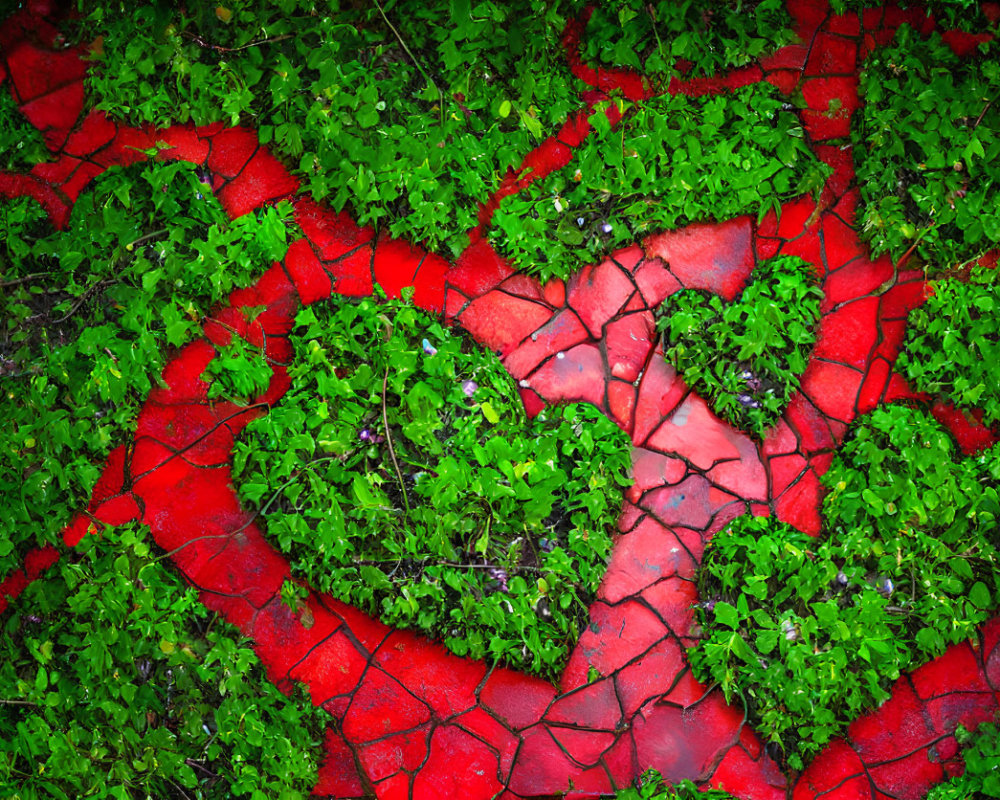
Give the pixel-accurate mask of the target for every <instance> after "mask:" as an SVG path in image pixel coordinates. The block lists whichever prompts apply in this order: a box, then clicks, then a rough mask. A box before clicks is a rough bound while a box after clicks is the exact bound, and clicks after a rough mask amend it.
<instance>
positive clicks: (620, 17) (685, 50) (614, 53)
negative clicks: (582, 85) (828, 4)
mask: <svg viewBox="0 0 1000 800" xmlns="http://www.w3.org/2000/svg"><path fill="white" fill-rule="evenodd" d="M747 6H750V7H749V8H748V7H747ZM788 21H789V20H788V12H787V10H786V8H785V4H784V2H783V1H782V0H759V2H751V3H746V2H743V0H727V2H721V3H720V2H711V3H705V2H700V3H699V2H690V1H689V2H682V3H678V2H676V0H658V2H656V3H649V2H643V0H623V1H622V2H617V3H607V4H598V5H597V7H596V8H595V9H594V13H593V14H592V15H591V17H590V20H589V21H588V23H587V28H586V32H585V33H584V35H583V54H582V55H583V60H584V61H585V62H591V63H592V62H599V63H603V64H607V65H610V66H615V67H630V68H632V69H635V70H641V71H642V72H644V73H645V74H647V75H648V76H649V77H650V79H651V80H652V81H653V82H654V83H655V84H662V83H663V81H665V80H667V79H669V77H670V76H671V74H675V66H678V65H677V61H678V60H682V62H687V64H689V65H690V66H689V67H687V69H686V70H681V71H682V72H684V74H686V75H713V74H715V72H717V71H718V70H722V69H726V68H727V67H739V66H743V65H745V64H747V63H749V62H750V61H752V60H753V59H756V58H759V57H761V56H763V55H765V54H766V53H768V52H771V51H773V50H775V49H777V48H778V47H780V46H781V45H783V44H786V43H787V42H788V41H789V40H790V39H791V36H792V34H791V31H790V30H789V29H788ZM687 64H682V65H680V66H687ZM594 66H597V64H594Z"/></svg>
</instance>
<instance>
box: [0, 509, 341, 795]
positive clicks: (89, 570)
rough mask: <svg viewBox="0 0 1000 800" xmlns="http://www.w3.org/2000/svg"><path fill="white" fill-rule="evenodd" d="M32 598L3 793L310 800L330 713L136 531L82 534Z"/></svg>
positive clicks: (13, 634)
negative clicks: (263, 659) (281, 682)
mask: <svg viewBox="0 0 1000 800" xmlns="http://www.w3.org/2000/svg"><path fill="white" fill-rule="evenodd" d="M26 601H27V603H26V605H25V607H24V609H25V610H23V611H15V612H14V613H11V614H9V615H6V616H5V618H4V620H3V636H0V685H2V686H3V687H4V695H5V697H4V700H3V704H2V707H0V789H3V790H4V791H5V792H6V791H13V792H14V794H13V795H8V796H14V797H23V798H25V800H28V799H33V798H59V799H60V800H62V799H63V798H75V797H107V798H121V799H122V800H125V799H127V798H140V797H177V798H183V797H185V796H196V797H199V798H206V799H207V798H219V800H222V799H223V798H229V797H249V798H264V797H275V798H282V799H283V800H296V799H297V798H305V797H308V796H309V793H310V790H311V789H312V787H313V786H314V785H315V782H316V772H317V768H318V759H317V752H318V750H317V748H318V745H319V743H320V742H321V740H322V734H323V729H324V726H325V723H326V720H325V717H326V715H325V714H324V713H323V712H322V711H320V710H319V709H316V708H314V707H313V706H312V705H311V704H310V703H309V702H308V701H307V700H306V699H305V698H304V697H303V696H302V695H303V693H302V692H301V690H299V691H297V692H296V693H295V694H294V695H293V696H292V697H286V696H284V695H283V694H282V693H281V692H280V691H279V690H278V688H277V687H276V686H275V685H274V684H273V683H271V682H270V681H268V680H267V678H266V676H265V675H264V671H263V668H262V667H261V665H260V661H259V660H258V658H257V656H256V655H255V654H254V652H253V650H252V649H251V648H250V643H249V642H248V641H247V640H246V639H244V638H243V637H242V636H240V634H239V632H238V631H236V629H235V628H233V627H232V626H231V625H229V624H228V623H226V622H225V621H222V620H220V619H219V618H218V616H217V615H215V614H212V613H210V612H209V611H208V610H207V609H206V608H205V607H204V606H203V605H202V604H201V603H200V602H199V601H198V597H197V594H196V592H194V590H192V589H190V588H188V587H185V586H184V585H183V583H182V581H181V578H180V577H179V576H178V575H177V574H176V573H175V572H174V571H172V570H170V569H168V568H167V566H166V565H165V564H164V562H163V560H162V556H156V555H154V554H153V553H152V552H151V549H150V546H149V542H148V540H147V537H146V535H145V533H144V532H143V531H141V530H139V529H137V528H134V527H124V528H120V529H108V530H107V531H106V532H105V534H104V535H103V536H102V537H100V538H97V537H88V539H87V540H86V542H85V544H84V545H83V547H82V548H81V550H80V551H79V552H78V554H77V557H76V558H75V559H74V560H72V561H67V562H64V563H63V564H62V566H61V567H60V569H59V570H58V571H57V574H56V575H55V576H53V577H52V578H50V579H49V580H46V581H44V583H39V584H35V585H34V586H33V587H32V588H31V589H29V594H28V596H27V597H26ZM28 609H30V610H28ZM10 695H15V696H16V698H17V699H16V700H15V699H11V697H10ZM188 793H190V794H188Z"/></svg>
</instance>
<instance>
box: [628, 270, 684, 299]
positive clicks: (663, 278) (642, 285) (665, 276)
mask: <svg viewBox="0 0 1000 800" xmlns="http://www.w3.org/2000/svg"><path fill="white" fill-rule="evenodd" d="M635 282H636V285H637V286H638V287H639V291H640V292H641V293H642V297H643V299H644V300H645V301H646V305H647V306H648V307H649V308H656V307H657V306H658V305H660V303H662V302H663V301H664V300H666V299H667V298H668V297H669V296H670V295H672V294H673V293H674V292H676V291H677V290H678V289H681V288H682V287H681V282H680V281H679V280H677V276H675V275H674V274H673V273H672V272H671V271H670V270H669V268H668V267H667V265H666V264H664V263H663V262H662V261H661V260H660V259H658V258H647V259H645V260H644V261H643V262H642V263H641V264H639V267H638V269H636V271H635Z"/></svg>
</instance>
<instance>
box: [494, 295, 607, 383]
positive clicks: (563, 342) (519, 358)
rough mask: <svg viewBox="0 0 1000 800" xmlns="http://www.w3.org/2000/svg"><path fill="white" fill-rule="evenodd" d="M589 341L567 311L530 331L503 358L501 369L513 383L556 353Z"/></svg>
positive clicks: (574, 317) (574, 315)
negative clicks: (526, 336) (504, 368)
mask: <svg viewBox="0 0 1000 800" xmlns="http://www.w3.org/2000/svg"><path fill="white" fill-rule="evenodd" d="M588 338H590V337H589V334H588V333H587V329H586V328H585V327H584V326H583V323H582V322H580V318H579V317H578V316H577V315H576V314H574V313H573V311H571V310H570V309H568V308H567V309H563V310H561V311H558V312H556V313H555V315H553V316H552V318H551V319H549V320H548V321H547V322H546V323H545V324H544V325H542V327H540V328H539V329H538V330H536V331H533V332H532V333H531V336H530V337H529V338H528V339H525V340H524V341H523V342H522V343H521V344H520V345H519V346H518V347H517V348H516V349H515V350H513V351H512V352H511V353H510V354H509V355H508V356H507V357H506V358H505V359H504V366H505V367H506V368H507V371H508V372H509V373H510V374H511V375H512V376H513V377H514V378H515V379H517V380H521V379H522V378H526V377H528V375H529V374H530V373H531V372H532V371H533V370H534V369H535V368H536V367H538V365H539V364H541V363H542V361H544V360H545V359H548V358H553V357H555V356H556V354H557V353H563V354H564V357H565V351H567V350H570V349H572V348H573V347H574V346H576V345H578V344H582V343H583V342H585V341H587V339H588Z"/></svg>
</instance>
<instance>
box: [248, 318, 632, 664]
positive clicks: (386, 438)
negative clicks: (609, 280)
mask: <svg viewBox="0 0 1000 800" xmlns="http://www.w3.org/2000/svg"><path fill="white" fill-rule="evenodd" d="M293 341H294V344H295V352H296V357H295V359H294V362H293V366H292V367H291V370H290V372H291V377H292V388H291V389H290V391H289V392H288V394H287V395H286V396H285V397H284V398H283V400H282V402H281V404H279V405H278V406H277V407H275V408H274V409H272V410H271V412H270V413H269V414H268V415H267V416H266V417H264V418H262V419H260V420H257V421H255V422H253V423H251V424H250V426H248V428H247V432H246V436H245V438H243V439H242V440H241V441H240V442H239V443H238V444H237V448H236V457H235V469H234V474H235V475H236V479H235V483H236V484H237V485H238V486H239V487H240V493H241V496H242V497H243V500H244V502H245V503H246V504H247V505H248V506H249V507H256V508H257V509H258V510H259V511H260V512H261V513H266V514H267V517H266V520H267V530H268V536H269V538H270V540H271V541H272V542H273V543H274V544H275V545H276V546H277V547H278V548H279V549H281V550H282V551H283V552H285V553H287V554H288V555H289V556H290V558H291V561H292V564H293V568H294V570H295V571H296V572H297V574H298V575H300V576H301V577H302V578H304V579H305V580H306V581H307V582H308V583H309V584H310V585H312V586H315V587H316V588H318V589H320V590H322V591H327V592H330V593H331V594H333V595H334V596H335V597H337V598H339V599H341V600H344V601H345V602H348V603H351V604H352V605H354V606H356V607H359V608H362V609H364V610H366V611H368V612H369V613H372V614H374V615H377V616H379V617H380V618H381V619H382V620H383V621H385V622H386V623H388V624H392V625H395V626H400V627H408V628H417V629H419V630H423V631H425V632H427V633H429V634H431V635H434V636H436V637H439V638H441V639H442V640H443V641H444V643H445V644H446V645H447V646H448V647H449V648H450V649H451V650H452V651H454V652H455V653H458V654H459V655H468V656H471V657H473V658H482V657H484V656H488V657H490V658H491V659H493V660H495V661H501V662H504V663H508V664H512V665H516V666H518V667H522V668H525V669H530V670H531V671H533V672H536V673H541V674H543V675H546V676H547V677H554V676H556V675H557V674H558V673H559V671H560V669H561V668H562V664H563V662H564V660H565V658H566V655H567V653H568V649H569V647H570V645H571V644H572V643H573V642H574V641H575V640H576V638H577V636H578V634H579V628H580V626H581V625H582V624H585V623H586V613H587V607H588V604H589V602H590V600H591V599H592V597H593V594H594V592H595V591H596V589H597V586H598V583H599V582H600V579H601V576H602V575H603V573H604V569H605V565H606V562H607V558H608V554H609V552H610V548H611V534H612V532H613V530H614V525H615V522H616V519H617V514H618V511H619V508H620V490H619V487H620V486H621V485H622V482H623V481H627V478H626V475H627V474H628V468H629V463H630V460H629V459H630V447H629V442H628V437H627V436H626V435H625V434H624V433H623V432H622V431H620V430H619V429H618V428H617V427H616V426H615V425H614V424H612V423H611V422H610V421H609V420H607V419H606V418H605V417H603V416H602V415H600V414H599V413H598V412H597V411H596V410H595V409H593V408H592V407H589V406H584V405H571V406H566V407H564V408H553V409H549V410H548V411H547V412H545V414H544V415H541V416H539V417H538V418H537V419H536V420H534V421H532V422H530V423H529V422H526V421H525V419H524V410H523V407H522V405H521V403H520V400H519V398H518V394H517V388H516V386H515V385H514V383H513V381H512V380H511V378H510V376H509V375H508V374H507V373H506V372H505V371H504V369H503V367H502V365H501V364H500V361H499V359H497V358H496V356H494V355H493V354H492V353H489V352H488V351H483V350H481V349H479V348H473V347H472V346H471V345H470V343H469V342H468V341H467V340H466V339H464V338H462V337H460V336H458V335H457V334H455V333H452V332H451V331H450V330H448V329H446V328H444V327H443V326H442V325H441V324H440V323H439V322H437V321H434V320H433V319H431V318H430V317H428V316H426V315H425V314H423V313H422V312H420V311H418V310H417V309H415V308H413V307H410V306H407V305H405V304H404V303H388V304H378V303H376V302H374V301H372V300H363V301H361V302H359V303H351V302H346V301H341V302H339V303H336V304H335V303H330V304H325V305H321V306H311V307H309V308H307V309H304V310H303V311H301V312H300V313H299V315H298V317H297V319H296V327H295V329H294V331H293Z"/></svg>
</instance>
